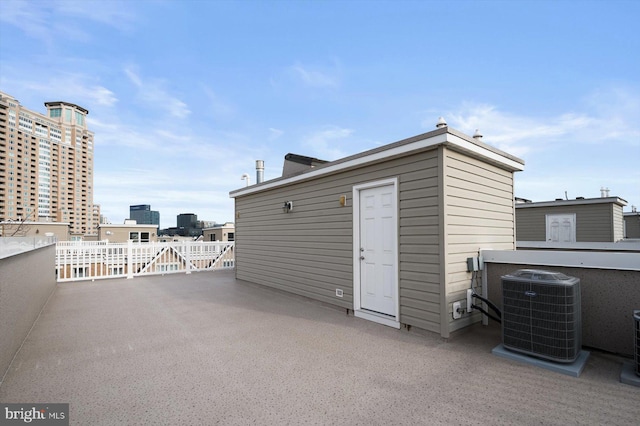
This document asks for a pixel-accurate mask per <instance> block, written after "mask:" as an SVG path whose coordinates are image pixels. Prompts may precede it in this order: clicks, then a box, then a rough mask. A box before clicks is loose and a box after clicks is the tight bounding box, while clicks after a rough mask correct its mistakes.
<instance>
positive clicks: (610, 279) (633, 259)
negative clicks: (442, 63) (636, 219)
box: [483, 250, 640, 356]
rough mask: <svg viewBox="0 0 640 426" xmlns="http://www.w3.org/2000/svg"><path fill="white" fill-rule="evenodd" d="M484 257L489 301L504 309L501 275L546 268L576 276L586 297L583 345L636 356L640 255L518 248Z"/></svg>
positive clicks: (582, 304)
mask: <svg viewBox="0 0 640 426" xmlns="http://www.w3.org/2000/svg"><path fill="white" fill-rule="evenodd" d="M503 255H504V256H503ZM483 256H484V261H485V274H486V279H485V284H486V285H487V287H488V295H489V300H491V301H492V302H494V303H495V304H496V305H497V306H498V307H499V308H500V309H502V278H501V277H502V276H504V275H507V274H509V273H511V272H513V271H515V270H518V269H543V270H548V271H554V272H561V273H563V274H565V275H568V276H572V277H577V278H579V279H580V287H581V293H582V294H581V298H582V300H581V313H582V344H583V345H584V346H586V347H592V348H596V349H601V350H605V351H608V352H613V353H617V354H622V355H625V356H632V355H633V353H634V352H633V351H634V349H633V345H634V335H633V333H634V328H633V325H634V322H633V310H634V309H640V253H633V252H626V253H585V252H568V251H557V250H553V251H545V250H536V251H520V250H518V251H517V252H500V251H483ZM549 259H554V260H553V261H549ZM571 259H576V261H572V260H571ZM562 264H564V265H566V266H562Z"/></svg>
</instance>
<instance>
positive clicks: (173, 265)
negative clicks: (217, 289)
mask: <svg viewBox="0 0 640 426" xmlns="http://www.w3.org/2000/svg"><path fill="white" fill-rule="evenodd" d="M234 266H235V256H234V243H233V242H193V241H188V242H163V243H161V242H149V243H134V242H133V241H128V242H126V243H108V242H105V241H80V242H74V241H62V242H58V243H57V244H56V277H57V279H58V282H63V281H78V280H95V279H103V278H119V277H121V278H125V277H126V278H133V277H136V276H140V275H153V274H175V273H187V274H190V273H191V272H194V271H211V270H215V269H232V268H234Z"/></svg>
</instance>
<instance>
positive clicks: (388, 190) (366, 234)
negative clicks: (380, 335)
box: [357, 184, 398, 318]
mask: <svg viewBox="0 0 640 426" xmlns="http://www.w3.org/2000/svg"><path fill="white" fill-rule="evenodd" d="M359 195H360V197H359V198H360V247H359V248H357V249H358V250H359V252H360V257H359V259H360V308H362V309H366V310H368V311H371V312H375V313H378V314H383V315H389V316H391V317H394V318H395V317H396V314H397V298H398V295H397V292H398V290H397V289H398V278H397V272H396V271H397V267H396V262H397V248H396V247H397V207H396V202H397V201H396V198H397V196H396V187H395V185H393V184H392V185H385V186H378V187H374V188H367V189H361V190H360V194H359Z"/></svg>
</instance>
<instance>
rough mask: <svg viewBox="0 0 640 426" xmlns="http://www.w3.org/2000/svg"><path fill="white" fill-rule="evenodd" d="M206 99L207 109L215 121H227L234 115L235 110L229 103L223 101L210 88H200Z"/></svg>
mask: <svg viewBox="0 0 640 426" xmlns="http://www.w3.org/2000/svg"><path fill="white" fill-rule="evenodd" d="M202 90H203V92H204V94H205V95H206V97H207V108H208V109H209V111H210V112H211V114H212V115H213V117H214V118H215V119H218V120H228V119H229V118H232V117H233V116H234V115H235V112H236V111H235V108H234V107H233V106H231V105H230V104H229V103H227V102H225V101H223V100H222V99H221V98H220V96H218V95H217V94H216V93H215V92H214V91H213V90H212V89H211V88H210V87H207V86H204V85H203V87H202Z"/></svg>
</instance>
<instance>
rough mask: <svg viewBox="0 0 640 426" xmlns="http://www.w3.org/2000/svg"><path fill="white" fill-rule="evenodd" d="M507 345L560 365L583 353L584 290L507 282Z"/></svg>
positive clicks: (503, 321) (561, 286)
mask: <svg viewBox="0 0 640 426" xmlns="http://www.w3.org/2000/svg"><path fill="white" fill-rule="evenodd" d="M502 286H503V314H502V331H503V345H504V346H505V347H506V348H509V349H513V350H517V351H520V352H525V353H528V354H531V355H535V356H539V357H542V358H547V359H550V360H554V361H559V362H572V361H574V360H575V359H576V358H577V357H578V355H579V354H580V350H581V337H582V336H581V315H580V288H579V281H578V285H558V284H539V283H536V282H531V281H516V280H508V279H503V283H502Z"/></svg>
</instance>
